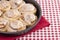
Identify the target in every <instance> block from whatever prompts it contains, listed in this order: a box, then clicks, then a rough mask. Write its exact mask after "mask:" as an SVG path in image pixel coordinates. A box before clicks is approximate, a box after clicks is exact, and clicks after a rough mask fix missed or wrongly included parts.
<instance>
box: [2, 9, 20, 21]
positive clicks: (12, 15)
mask: <svg viewBox="0 0 60 40" xmlns="http://www.w3.org/2000/svg"><path fill="white" fill-rule="evenodd" d="M20 15H21V13H20V12H19V11H18V10H17V9H12V10H8V11H6V12H5V13H4V15H3V16H4V18H6V19H8V20H13V19H18V18H19V17H20Z"/></svg>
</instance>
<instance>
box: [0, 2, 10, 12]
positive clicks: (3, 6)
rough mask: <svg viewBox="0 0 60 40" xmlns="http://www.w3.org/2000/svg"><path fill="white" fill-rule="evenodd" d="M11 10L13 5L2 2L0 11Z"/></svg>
mask: <svg viewBox="0 0 60 40" xmlns="http://www.w3.org/2000/svg"><path fill="white" fill-rule="evenodd" d="M10 8H11V5H10V3H9V2H8V1H0V10H2V11H7V10H9V9H10Z"/></svg>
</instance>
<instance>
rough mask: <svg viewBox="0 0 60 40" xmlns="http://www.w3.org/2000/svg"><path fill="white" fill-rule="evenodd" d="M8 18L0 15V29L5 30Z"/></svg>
mask: <svg viewBox="0 0 60 40" xmlns="http://www.w3.org/2000/svg"><path fill="white" fill-rule="evenodd" d="M7 24H8V20H7V19H4V18H1V17H0V31H6V25H7Z"/></svg>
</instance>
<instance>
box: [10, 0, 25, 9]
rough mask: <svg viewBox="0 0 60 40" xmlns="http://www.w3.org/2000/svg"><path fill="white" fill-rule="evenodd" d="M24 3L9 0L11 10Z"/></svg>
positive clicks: (18, 0) (19, 0) (21, 0)
mask: <svg viewBox="0 0 60 40" xmlns="http://www.w3.org/2000/svg"><path fill="white" fill-rule="evenodd" d="M24 3H25V2H24V1H23V0H10V4H11V8H12V9H14V8H17V9H18V8H19V7H20V6H21V5H22V4H24Z"/></svg>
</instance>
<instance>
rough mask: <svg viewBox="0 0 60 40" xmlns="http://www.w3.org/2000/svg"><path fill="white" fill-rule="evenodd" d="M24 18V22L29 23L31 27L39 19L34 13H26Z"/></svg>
mask: <svg viewBox="0 0 60 40" xmlns="http://www.w3.org/2000/svg"><path fill="white" fill-rule="evenodd" d="M23 16H24V21H25V22H27V24H28V25H31V24H32V22H34V21H35V20H36V19H37V17H36V16H35V15H34V14H32V13H31V14H29V13H25V14H23Z"/></svg>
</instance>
